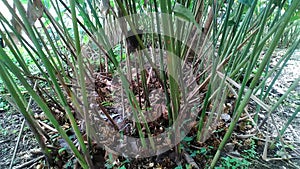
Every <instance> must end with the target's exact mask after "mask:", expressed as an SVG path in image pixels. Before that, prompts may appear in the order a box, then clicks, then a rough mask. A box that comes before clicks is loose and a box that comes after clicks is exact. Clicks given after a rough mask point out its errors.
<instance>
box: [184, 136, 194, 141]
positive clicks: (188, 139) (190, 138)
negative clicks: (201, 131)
mask: <svg viewBox="0 0 300 169" xmlns="http://www.w3.org/2000/svg"><path fill="white" fill-rule="evenodd" d="M193 139H194V138H193V137H184V139H183V141H186V142H190V141H192V140H193Z"/></svg>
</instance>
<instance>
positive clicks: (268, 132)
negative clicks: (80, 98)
mask: <svg viewBox="0 0 300 169" xmlns="http://www.w3.org/2000/svg"><path fill="white" fill-rule="evenodd" d="M283 53H284V52H283V50H278V51H277V52H275V53H274V57H273V59H272V61H271V63H270V68H272V66H274V64H275V63H276V61H278V59H280V57H281V56H282V55H283ZM297 77H300V50H298V51H296V53H295V54H294V56H293V57H292V59H291V60H290V61H289V62H288V65H287V66H286V67H285V68H284V70H283V71H282V74H281V76H280V77H279V80H278V81H277V82H276V84H275V86H274V87H273V90H271V92H270V96H271V97H270V99H269V100H268V102H269V103H270V105H271V104H272V103H274V102H275V101H276V100H277V99H278V98H279V97H280V96H281V95H282V94H283V93H284V91H285V90H286V89H287V88H288V87H289V86H290V85H291V83H292V82H293V81H294V79H295V78H297ZM298 105H300V85H298V87H297V88H296V90H295V92H293V93H292V94H291V96H290V97H288V98H287V99H286V100H285V101H284V103H283V104H282V105H281V106H280V107H279V109H277V110H276V112H273V113H272V115H273V119H274V121H275V124H276V127H277V128H279V129H280V128H281V127H282V126H283V125H284V124H285V123H286V122H287V120H288V118H289V117H291V114H292V113H293V112H294V111H295V108H296V106H298ZM250 110H253V109H251V102H250V104H249V113H250V114H251V111H250ZM253 111H254V110H253ZM33 112H39V110H38V109H36V110H33ZM264 115H265V114H263V113H261V117H260V118H263V117H264ZM23 121H24V118H23V116H22V115H21V114H20V113H19V112H18V110H17V109H15V108H14V106H10V109H9V110H8V111H4V110H0V150H1V152H0V168H1V169H2V168H3V169H4V168H9V166H10V163H11V160H12V158H13V152H14V149H15V147H16V145H17V140H18V138H19V137H18V135H19V133H20V132H21V134H20V142H19V144H18V145H19V146H18V148H17V151H16V154H15V159H14V161H13V166H14V168H42V166H43V163H44V157H43V154H42V153H41V150H40V148H39V146H38V144H37V142H36V140H35V138H34V135H33V134H32V132H31V131H30V129H29V128H28V127H27V126H26V124H25V127H24V129H23V130H22V131H21V130H20V128H21V126H22V123H23ZM299 126H300V114H298V115H297V117H296V119H295V120H294V121H293V123H292V124H291V126H290V127H289V128H288V129H287V131H286V132H285V135H284V136H283V138H284V141H285V143H286V145H288V146H284V147H285V150H284V149H283V147H282V146H281V145H280V144H276V146H275V149H273V150H268V152H267V154H266V152H264V147H265V143H266V140H265V138H260V137H258V136H254V137H255V139H252V137H249V138H239V137H234V139H231V141H230V142H229V143H227V146H225V149H226V150H224V153H222V154H221V155H222V159H223V160H220V162H219V164H218V165H219V166H222V167H224V168H231V167H234V166H235V165H236V166H235V167H237V165H240V164H242V163H241V160H242V159H244V158H248V159H247V161H249V162H250V163H251V165H248V167H249V168H282V169H284V168H297V166H298V167H300V162H299V161H300V160H299V158H300V128H299ZM276 127H275V126H274V125H273V122H272V120H271V118H269V120H268V121H267V123H266V124H265V125H264V126H263V127H262V128H261V133H262V134H263V135H264V136H270V138H272V139H274V137H276V136H277V131H276V130H277V129H276ZM234 140H235V141H236V142H237V143H233V142H234ZM252 140H255V141H254V142H252ZM210 141H211V142H218V141H219V140H217V139H215V138H211V139H209V141H207V142H210ZM247 141H248V142H249V143H247ZM185 144H187V142H186V143H185ZM188 144H189V145H193V146H192V147H194V150H193V151H196V149H197V148H199V147H201V145H198V144H197V143H193V142H191V143H188ZM233 144H234V145H233ZM236 144H237V145H240V147H243V148H240V147H237V146H236ZM232 145H233V147H232ZM202 146H204V147H206V148H210V149H211V151H212V152H211V153H212V154H213V152H215V149H216V147H217V146H218V145H215V144H209V143H206V145H202ZM212 146H213V147H212ZM245 146H247V148H245ZM198 150H202V149H198ZM207 150H208V149H206V151H207ZM244 150H248V151H244ZM285 151H286V152H287V153H288V157H290V158H291V159H290V160H284V152H285ZM252 156H253V157H252ZM263 156H264V158H265V159H263ZM229 157H231V158H229ZM106 158H108V157H106ZM210 158H212V156H211V155H210V154H209V152H208V153H206V154H205V153H204V154H201V153H200V154H197V155H196V156H193V155H192V153H191V152H184V155H183V163H182V164H187V163H195V166H194V167H193V168H204V166H205V164H206V162H207V161H209V160H211V159H210ZM232 159H240V163H239V162H237V161H230V160H232ZM98 162H101V163H106V165H105V166H106V168H116V166H112V165H109V164H108V162H107V159H104V157H102V160H101V161H98ZM119 163H122V164H124V165H123V166H125V167H126V168H175V167H176V166H178V164H177V163H176V162H175V161H174V153H173V152H172V151H168V152H166V153H164V154H162V155H160V156H159V157H152V158H147V159H130V161H128V160H126V159H124V158H119ZM115 165H119V166H122V165H121V164H115ZM102 167H103V166H102ZM183 168H184V167H183Z"/></svg>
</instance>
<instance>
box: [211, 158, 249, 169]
mask: <svg viewBox="0 0 300 169" xmlns="http://www.w3.org/2000/svg"><path fill="white" fill-rule="evenodd" d="M221 163H222V166H221V167H216V169H238V168H248V167H249V166H250V164H251V163H250V162H249V161H247V160H245V159H239V158H232V157H221Z"/></svg>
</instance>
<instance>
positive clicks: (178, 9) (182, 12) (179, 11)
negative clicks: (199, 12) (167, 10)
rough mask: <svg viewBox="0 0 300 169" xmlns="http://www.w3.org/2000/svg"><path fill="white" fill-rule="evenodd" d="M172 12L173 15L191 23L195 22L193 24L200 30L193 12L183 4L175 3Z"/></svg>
mask: <svg viewBox="0 0 300 169" xmlns="http://www.w3.org/2000/svg"><path fill="white" fill-rule="evenodd" d="M173 11H174V14H175V16H177V17H179V18H181V19H183V20H185V21H188V22H192V23H193V24H195V26H196V27H197V28H198V29H200V30H201V28H200V26H199V24H198V23H197V22H196V20H195V17H194V14H193V13H192V12H191V11H190V10H189V9H188V8H186V7H184V6H183V5H181V4H179V3H176V5H175V7H174V10H173Z"/></svg>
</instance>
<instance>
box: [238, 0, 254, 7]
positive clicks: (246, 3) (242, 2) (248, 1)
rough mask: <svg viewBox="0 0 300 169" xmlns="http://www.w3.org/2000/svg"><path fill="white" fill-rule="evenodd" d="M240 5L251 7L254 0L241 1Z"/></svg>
mask: <svg viewBox="0 0 300 169" xmlns="http://www.w3.org/2000/svg"><path fill="white" fill-rule="evenodd" d="M239 3H241V4H244V5H248V6H251V4H252V0H239Z"/></svg>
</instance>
